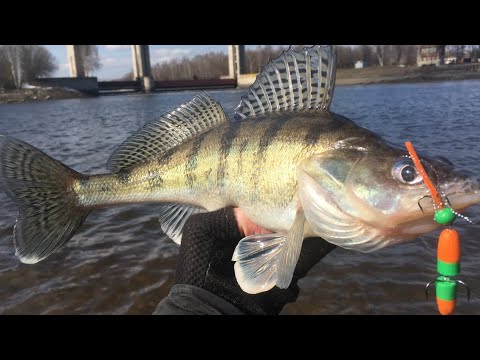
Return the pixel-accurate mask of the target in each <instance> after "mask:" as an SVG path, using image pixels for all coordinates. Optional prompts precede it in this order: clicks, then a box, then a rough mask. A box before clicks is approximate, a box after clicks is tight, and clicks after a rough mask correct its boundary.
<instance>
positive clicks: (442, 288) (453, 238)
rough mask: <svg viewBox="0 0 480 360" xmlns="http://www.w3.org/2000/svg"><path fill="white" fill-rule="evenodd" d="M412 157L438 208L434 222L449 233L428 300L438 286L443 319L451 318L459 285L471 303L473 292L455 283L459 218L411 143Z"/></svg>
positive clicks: (440, 246) (441, 239)
mask: <svg viewBox="0 0 480 360" xmlns="http://www.w3.org/2000/svg"><path fill="white" fill-rule="evenodd" d="M405 145H406V147H407V150H408V153H409V154H410V157H411V159H412V161H413V164H414V165H415V168H416V169H417V171H418V173H419V174H420V175H421V176H422V178H423V182H424V183H425V186H426V187H427V189H428V192H429V193H430V196H431V198H432V200H433V203H434V204H433V205H434V208H435V216H434V220H435V222H437V223H438V224H440V225H443V226H445V229H444V230H442V232H441V233H440V237H439V239H438V250H437V271H438V273H439V276H437V278H436V279H435V280H432V281H430V282H429V283H428V284H427V285H426V287H425V294H426V296H427V299H428V289H429V288H430V286H431V285H433V284H435V289H436V293H437V306H438V311H439V312H440V314H442V315H450V314H453V312H454V311H455V305H456V298H457V284H461V285H463V286H465V287H466V289H467V299H468V300H470V289H469V288H468V286H467V285H466V284H465V283H464V282H463V281H461V280H458V279H455V276H457V275H458V274H459V273H460V257H461V253H460V236H459V234H458V232H457V230H455V229H453V228H452V224H453V222H454V221H455V219H456V218H457V215H458V214H457V213H456V212H455V211H454V210H453V209H452V208H451V207H450V205H449V204H448V200H447V201H444V200H442V199H441V197H440V195H439V193H438V191H437V189H436V187H435V186H434V185H433V183H432V182H431V180H430V178H429V177H428V175H427V172H426V171H425V168H424V167H423V165H422V163H421V162H420V159H419V157H418V155H417V153H416V152H415V149H414V148H413V145H412V143H411V142H410V141H407V142H406V143H405Z"/></svg>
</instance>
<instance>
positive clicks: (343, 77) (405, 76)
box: [336, 63, 480, 86]
mask: <svg viewBox="0 0 480 360" xmlns="http://www.w3.org/2000/svg"><path fill="white" fill-rule="evenodd" d="M470 79H480V64H479V63H476V64H459V65H444V66H423V67H420V68H419V67H417V66H409V67H398V66H384V67H367V68H364V69H337V78H336V85H338V86H342V85H368V84H380V83H412V82H428V81H450V80H470Z"/></svg>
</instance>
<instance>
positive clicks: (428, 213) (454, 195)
mask: <svg viewBox="0 0 480 360" xmlns="http://www.w3.org/2000/svg"><path fill="white" fill-rule="evenodd" d="M445 188H446V189H448V190H444V189H445ZM441 190H442V192H443V193H444V194H446V195H445V196H444V197H445V199H446V200H447V205H448V206H450V207H451V208H452V209H453V210H454V211H455V212H462V211H464V210H466V209H467V208H469V207H470V206H473V205H476V204H478V203H480V183H479V182H478V180H476V179H474V178H467V179H465V180H462V181H456V182H454V183H452V184H449V186H448V185H446V186H445V187H444V188H443V189H441ZM418 207H419V209H418V210H421V212H422V216H421V217H418V218H416V219H412V218H410V219H407V220H405V221H404V222H401V223H400V224H398V225H397V227H398V229H401V230H400V232H401V233H402V234H404V235H406V236H411V237H415V236H420V235H423V234H426V233H428V232H430V231H433V230H436V229H437V228H439V227H440V226H441V225H439V224H437V223H436V222H435V221H434V219H433V218H434V214H435V210H434V207H433V199H432V198H431V197H430V196H425V197H423V198H422V199H420V200H419V201H418ZM418 210H416V211H415V213H416V214H418V212H417V211H418Z"/></svg>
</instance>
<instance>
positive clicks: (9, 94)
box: [0, 87, 89, 104]
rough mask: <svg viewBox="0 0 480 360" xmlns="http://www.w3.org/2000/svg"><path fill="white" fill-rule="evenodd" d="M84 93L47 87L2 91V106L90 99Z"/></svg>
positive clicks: (0, 96)
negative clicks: (57, 100)
mask: <svg viewBox="0 0 480 360" xmlns="http://www.w3.org/2000/svg"><path fill="white" fill-rule="evenodd" d="M88 96H89V95H86V94H84V93H81V92H79V91H76V90H73V89H67V88H58V87H45V88H39V87H38V88H32V89H21V90H3V91H2V90H0V104H14V103H24V102H40V101H47V100H55V99H72V98H84V97H88Z"/></svg>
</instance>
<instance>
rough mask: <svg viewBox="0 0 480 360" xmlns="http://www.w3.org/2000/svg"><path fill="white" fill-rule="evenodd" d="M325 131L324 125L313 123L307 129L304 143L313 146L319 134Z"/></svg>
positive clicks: (318, 138)
mask: <svg viewBox="0 0 480 360" xmlns="http://www.w3.org/2000/svg"><path fill="white" fill-rule="evenodd" d="M324 132H325V127H323V126H320V125H319V124H314V125H313V126H310V127H309V128H308V130H307V135H306V136H305V138H304V143H305V145H307V146H313V145H315V144H317V143H318V141H319V140H320V136H322V134H323V133H324Z"/></svg>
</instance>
